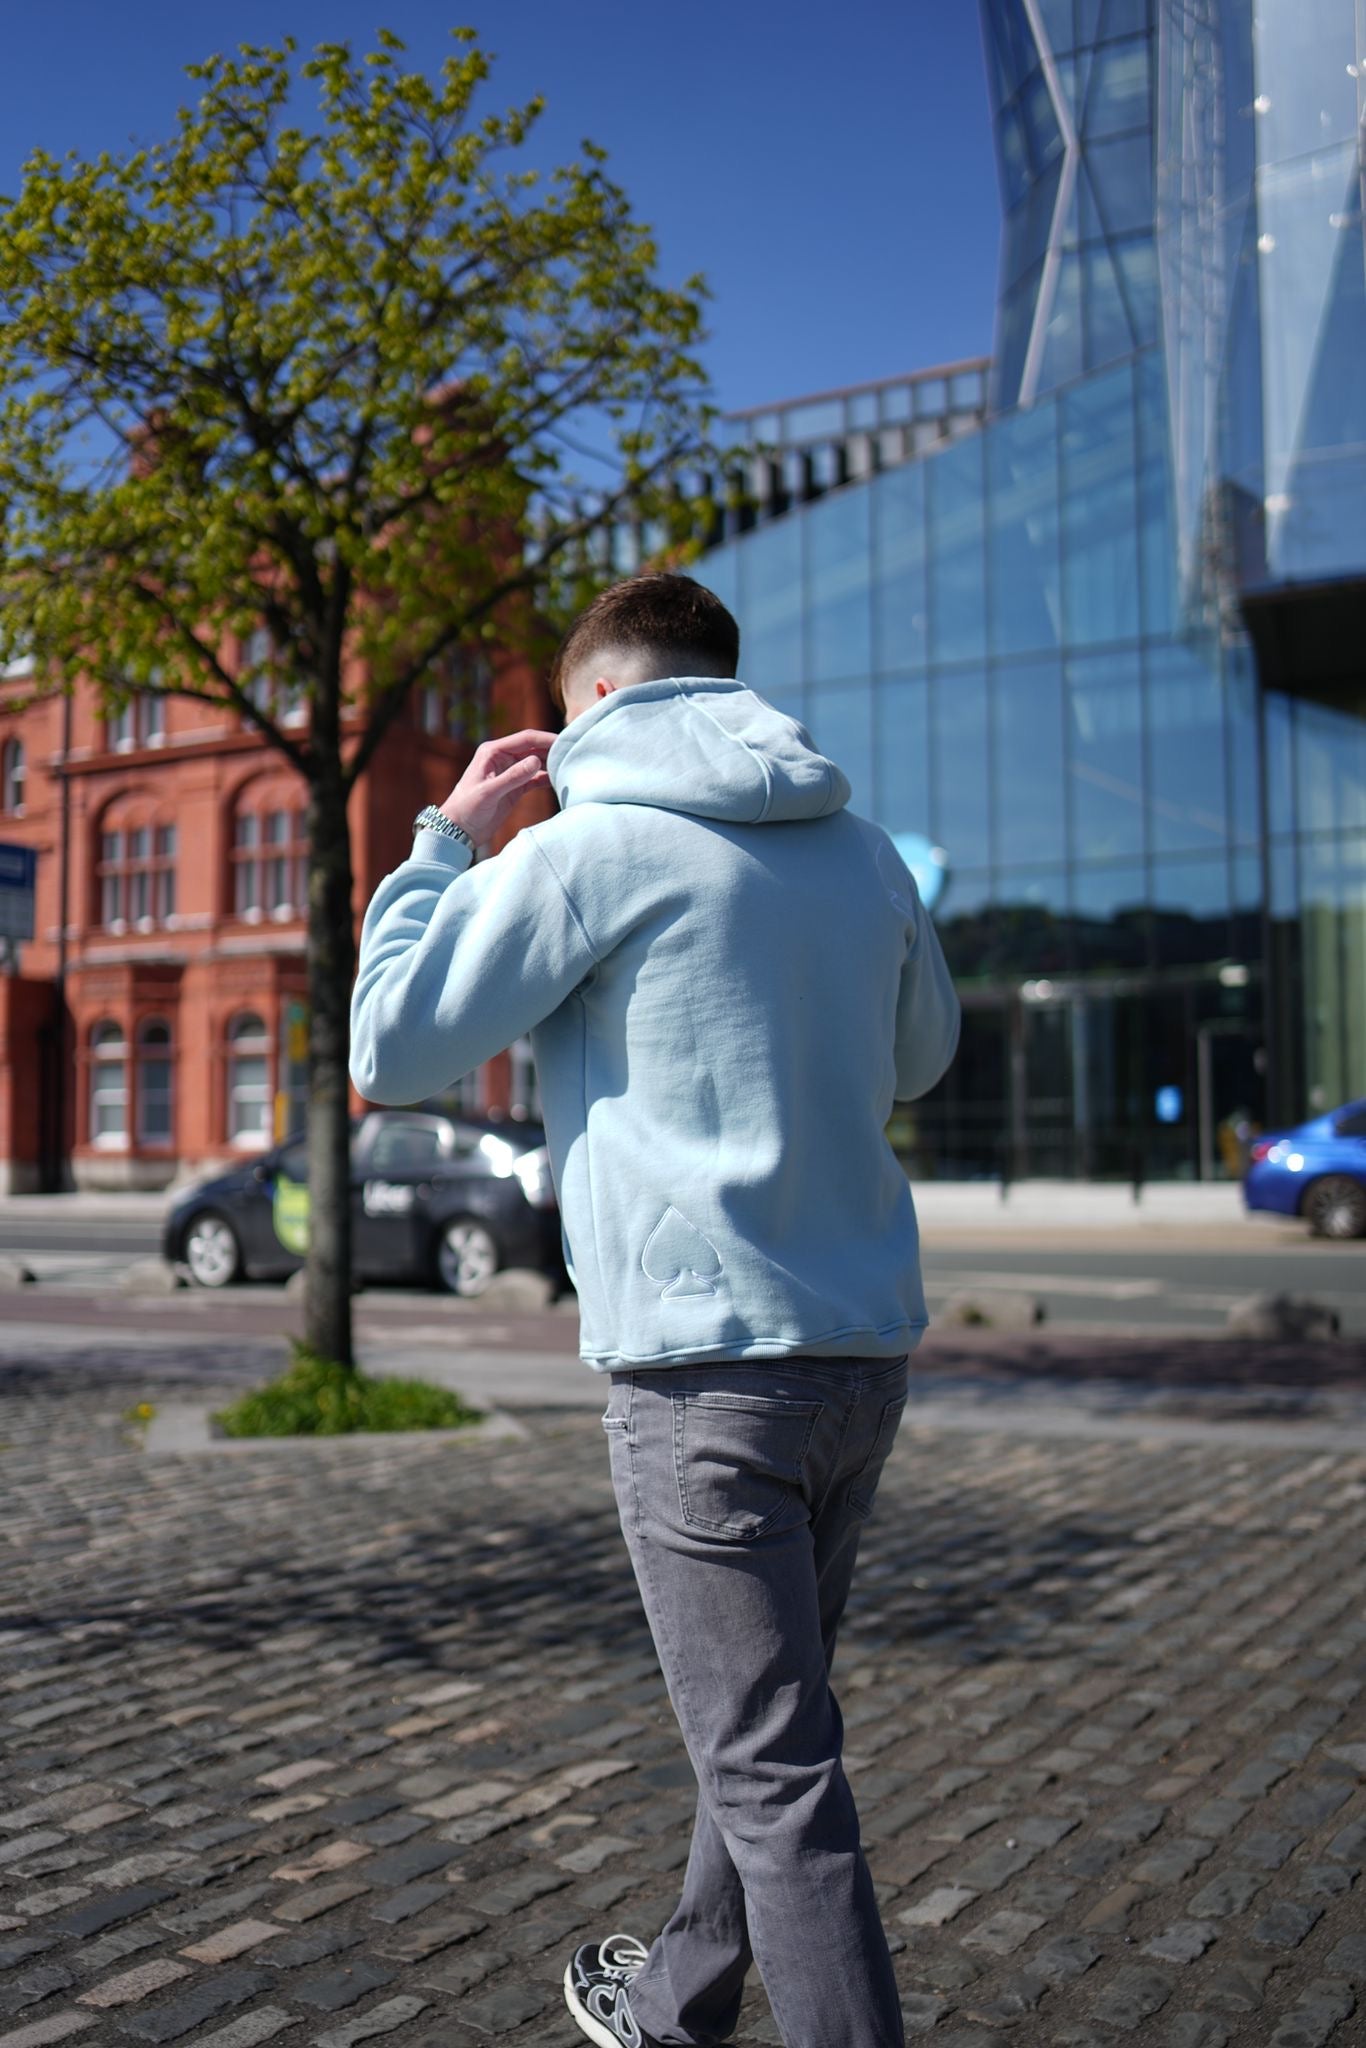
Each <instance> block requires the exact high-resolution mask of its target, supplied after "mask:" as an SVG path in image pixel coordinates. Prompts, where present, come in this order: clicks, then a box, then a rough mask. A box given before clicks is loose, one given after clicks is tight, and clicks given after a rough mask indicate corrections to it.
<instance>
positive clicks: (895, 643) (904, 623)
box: [871, 462, 929, 669]
mask: <svg viewBox="0 0 1366 2048" xmlns="http://www.w3.org/2000/svg"><path fill="white" fill-rule="evenodd" d="M925 469H926V465H925V464H924V463H923V462H909V463H905V464H903V465H902V467H901V468H900V469H893V470H890V471H889V472H888V473H887V474H886V475H885V476H880V477H879V478H878V479H877V481H876V482H875V483H874V484H873V486H872V490H871V496H872V500H873V508H872V509H873V647H874V659H875V662H876V665H877V667H878V668H879V669H895V668H915V667H917V666H919V664H920V663H922V662H923V661H924V660H925V658H926V655H927V654H928V651H929V635H928V619H927V610H928V600H927V598H926V594H925Z"/></svg>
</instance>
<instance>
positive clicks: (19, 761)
mask: <svg viewBox="0 0 1366 2048" xmlns="http://www.w3.org/2000/svg"><path fill="white" fill-rule="evenodd" d="M0 811H8V812H10V814H11V815H12V816H13V817H16V818H22V817H23V815H24V743H23V741H22V740H16V739H8V740H6V741H5V744H4V746H3V747H0Z"/></svg>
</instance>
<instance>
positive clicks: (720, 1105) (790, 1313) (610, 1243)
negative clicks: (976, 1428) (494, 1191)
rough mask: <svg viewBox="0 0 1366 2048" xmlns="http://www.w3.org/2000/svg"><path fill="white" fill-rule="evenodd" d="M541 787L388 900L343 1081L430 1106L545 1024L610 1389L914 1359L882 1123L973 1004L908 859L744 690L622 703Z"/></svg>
mask: <svg viewBox="0 0 1366 2048" xmlns="http://www.w3.org/2000/svg"><path fill="white" fill-rule="evenodd" d="M548 765H549V771H550V776H551V780H552V782H553V783H554V786H555V789H556V791H557V793H558V795H559V799H560V804H561V810H560V814H559V816H558V817H555V818H552V819H551V820H550V821H549V822H548V823H547V824H543V825H533V826H531V827H530V828H529V829H528V830H525V831H523V832H520V833H519V834H518V835H517V837H516V838H515V839H514V840H513V842H512V844H511V845H510V846H509V847H507V849H506V850H505V851H504V852H502V853H500V854H499V855H498V856H497V858H496V859H493V860H489V861H481V862H479V863H478V864H477V865H475V866H473V867H471V866H470V865H469V856H468V854H467V853H466V852H465V850H464V848H463V847H462V846H461V845H460V844H459V842H458V841H455V840H451V839H446V838H443V837H442V836H441V835H440V834H439V833H433V832H425V831H424V832H419V833H418V834H417V836H416V839H415V841H414V845H413V853H412V857H411V859H409V860H406V861H404V863H403V865H402V866H401V867H399V868H396V869H395V871H394V872H393V874H391V875H388V876H386V877H385V879H384V881H383V882H381V883H380V885H379V888H378V889H377V890H376V892H375V895H374V899H373V901H372V902H371V904H370V907H369V909H368V910H367V912H366V915H365V922H364V926H363V929H362V932H361V943H360V969H359V973H358V975H357V979H356V987H355V993H354V997H353V1000H352V1008H351V1034H352V1045H351V1077H352V1079H353V1080H354V1082H355V1084H356V1087H357V1088H358V1089H359V1090H360V1092H361V1094H362V1095H363V1096H364V1097H365V1098H366V1099H367V1101H370V1102H377V1103H399V1104H406V1103H412V1102H416V1101H419V1100H421V1099H422V1098H423V1097H424V1096H427V1095H433V1094H436V1093H439V1092H440V1091H441V1090H443V1089H444V1088H446V1087H447V1086H449V1084H450V1083H452V1082H453V1081H455V1080H456V1079H457V1078H458V1077H459V1076H460V1075H462V1074H465V1073H468V1072H469V1071H470V1069H471V1068H473V1067H477V1066H478V1065H480V1063H481V1062H482V1061H484V1060H487V1059H489V1058H491V1057H492V1056H493V1055H494V1054H495V1053H498V1052H501V1051H502V1050H503V1048H504V1047H506V1046H508V1045H510V1044H511V1043H512V1041H513V1040H514V1039H516V1038H520V1037H521V1036H522V1035H523V1034H524V1033H526V1032H530V1034H531V1042H532V1048H533V1051H534V1053H535V1057H536V1066H537V1071H538V1074H539V1076H540V1086H541V1100H542V1107H543V1113H544V1119H545V1127H546V1137H547V1142H548V1146H549V1151H550V1159H551V1166H552V1170H553V1173H554V1178H555V1186H556V1188H557V1190H558V1193H559V1199H560V1209H561V1214H562V1216H563V1219H564V1226H565V1239H566V1245H565V1250H566V1257H567V1259H568V1263H569V1268H570V1272H571V1274H572V1276H573V1280H574V1284H575V1286H576V1288H577V1289H578V1294H579V1303H580V1312H581V1330H582V1351H583V1356H584V1357H585V1358H586V1359H587V1360H588V1362H589V1364H591V1365H593V1366H596V1367H597V1368H599V1369H600V1370H603V1371H611V1370H617V1369H637V1368H642V1367H647V1366H669V1365H682V1364H691V1363H694V1362H696V1361H698V1360H703V1359H739V1358H781V1357H786V1356H790V1355H793V1354H800V1355H803V1356H806V1357H816V1356H822V1355H824V1356H840V1355H844V1354H849V1355H856V1356H863V1357H874V1358H881V1357H893V1358H894V1357H897V1356H899V1355H900V1353H902V1352H903V1351H908V1350H910V1349H911V1348H912V1347H913V1346H914V1345H915V1343H916V1342H917V1341H918V1339H919V1337H920V1333H921V1331H922V1330H923V1329H924V1327H925V1321H926V1315H925V1297H924V1294H923V1292H922V1290H921V1284H920V1268H919V1248H918V1243H917V1236H916V1224H915V1211H914V1208H913V1206H912V1202H911V1194H910V1189H909V1187H908V1186H907V1183H906V1176H905V1174H904V1172H903V1171H902V1170H901V1168H900V1166H899V1165H898V1164H897V1161H896V1158H895V1155H894V1154H893V1152H892V1150H891V1147H890V1146H889V1145H888V1143H887V1140H886V1137H885V1136H884V1126H885V1124H886V1122H887V1119H888V1117H889V1116H890V1114H891V1109H892V1103H893V1100H894V1099H898V1100H907V1099H909V1098H911V1097H913V1096H917V1095H923V1094H924V1093H925V1091H926V1090H927V1089H929V1088H932V1087H933V1086H934V1084H935V1082H936V1081H937V1080H938V1079H939V1077H940V1075H941V1074H942V1073H943V1072H944V1069H945V1068H946V1067H947V1066H948V1063H949V1061H950V1060H951V1059H952V1057H953V1053H954V1050H955V1047H956V1045H957V1040H958V1001H957V998H956V997H955V995H954V992H953V988H952V984H951V983H950V980H949V976H948V971H947V969H946V967H945V965H944V957H943V954H942V953H941V951H940V949H939V942H938V940H937V939H936V937H935V934H934V929H933V927H932V925H931V924H930V921H929V918H928V917H927V916H926V914H925V912H924V910H923V908H922V907H921V904H920V899H919V897H918V895H917V894H916V887H915V883H914V881H913V880H912V879H911V876H910V875H909V873H908V872H907V870H906V867H905V865H904V864H903V862H902V861H901V859H900V857H899V855H898V854H897V852H896V849H895V848H894V846H893V845H892V842H891V840H890V839H889V838H888V837H887V835H886V833H885V832H883V831H882V830H881V829H880V828H879V827H878V826H876V825H872V824H869V823H868V822H867V821H866V820H865V819H863V818H859V817H856V816H855V815H854V814H853V812H851V811H849V810H847V809H846V808H845V806H846V804H847V802H848V798H849V785H848V783H847V782H846V780H845V778H844V776H843V775H842V774H841V773H840V771H839V769H838V768H836V767H835V766H833V764H832V763H831V762H829V761H827V760H826V759H825V758H824V756H823V755H821V754H819V753H817V752H816V750H815V748H814V747H813V746H812V744H811V741H810V739H809V737H808V735H807V733H806V732H805V731H804V729H803V728H802V727H801V726H800V725H798V724H796V723H795V721H794V720H792V719H790V718H785V717H783V716H782V715H781V714H780V713H779V712H777V711H775V710H773V708H772V707H771V706H770V705H769V704H767V703H765V702H764V700H763V698H761V697H759V696H756V695H755V693H754V692H753V691H752V690H749V689H746V688H745V686H744V685H743V684H742V683H739V682H725V681H716V680H713V679H711V678H705V677H703V678H697V677H687V676H685V677H675V678H672V679H669V680H666V681H659V682H649V683H640V684H637V685H635V686H634V687H633V688H629V689H623V690H618V691H616V692H615V693H614V694H612V695H610V696H607V697H605V698H603V699H601V700H600V701H599V702H598V703H597V704H596V705H595V706H594V707H593V709H592V710H590V711H587V712H585V713H584V714H583V715H582V716H581V717H579V718H576V719H575V720H574V721H573V722H572V723H571V724H570V726H569V727H568V728H567V730H566V731H565V732H563V733H562V734H561V735H560V737H559V738H558V739H557V740H556V742H555V745H554V747H553V748H552V749H551V752H550V758H549V764H548Z"/></svg>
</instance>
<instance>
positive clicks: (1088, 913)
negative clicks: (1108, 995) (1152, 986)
mask: <svg viewBox="0 0 1366 2048" xmlns="http://www.w3.org/2000/svg"><path fill="white" fill-rule="evenodd" d="M1072 907H1073V920H1072V923H1073V935H1074V944H1075V946H1076V950H1077V961H1078V965H1079V966H1082V967H1141V966H1143V965H1144V964H1145V962H1146V961H1147V958H1148V923H1149V919H1148V905H1147V888H1146V886H1145V883H1144V879H1143V870H1142V868H1139V867H1089V866H1082V867H1078V868H1076V869H1074V871H1073V876H1072Z"/></svg>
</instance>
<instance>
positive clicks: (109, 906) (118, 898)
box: [100, 874, 123, 925]
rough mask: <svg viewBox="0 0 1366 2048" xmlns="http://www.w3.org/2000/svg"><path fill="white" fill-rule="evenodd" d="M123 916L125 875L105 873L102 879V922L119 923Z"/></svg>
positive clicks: (106, 923)
mask: <svg viewBox="0 0 1366 2048" xmlns="http://www.w3.org/2000/svg"><path fill="white" fill-rule="evenodd" d="M122 916H123V877H122V875H117V874H115V875H104V876H103V877H102V878H101V880H100V923H101V924H104V925H111V924H117V923H118V922H119V921H120V919H121V918H122Z"/></svg>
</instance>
